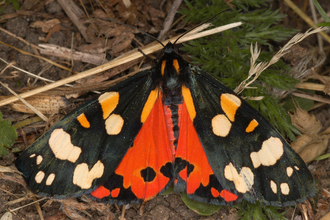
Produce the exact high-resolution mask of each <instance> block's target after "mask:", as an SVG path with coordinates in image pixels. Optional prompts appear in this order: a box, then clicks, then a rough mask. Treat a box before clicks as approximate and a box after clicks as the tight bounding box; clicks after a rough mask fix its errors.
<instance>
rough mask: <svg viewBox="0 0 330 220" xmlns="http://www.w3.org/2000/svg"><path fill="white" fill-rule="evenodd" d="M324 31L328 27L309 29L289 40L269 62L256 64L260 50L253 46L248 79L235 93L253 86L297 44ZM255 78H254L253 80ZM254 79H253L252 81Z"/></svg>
mask: <svg viewBox="0 0 330 220" xmlns="http://www.w3.org/2000/svg"><path fill="white" fill-rule="evenodd" d="M323 30H328V28H327V27H319V28H317V29H315V30H311V29H309V30H308V31H306V32H305V33H304V34H301V33H298V34H296V35H295V36H293V38H291V39H290V40H289V42H288V43H286V44H285V45H284V46H283V47H282V48H281V49H280V50H279V51H278V52H277V53H276V54H275V55H274V56H273V57H272V59H271V60H270V61H269V62H260V63H257V64H256V60H257V58H258V57H259V55H260V50H258V47H257V44H256V46H255V47H254V48H253V45H251V48H250V51H251V60H250V70H249V74H248V77H247V78H246V79H245V80H244V81H242V82H241V83H240V85H239V86H237V87H236V88H235V90H234V91H235V92H236V93H237V94H240V93H241V92H242V91H243V90H244V89H246V88H249V85H251V84H252V83H253V82H254V81H255V80H256V79H257V78H258V77H259V76H260V74H261V73H262V72H263V71H264V70H265V69H267V68H268V67H269V66H271V65H272V64H274V63H276V62H277V61H278V60H279V59H280V58H281V57H282V56H283V55H285V54H286V53H287V51H288V50H289V49H290V48H291V47H292V46H293V45H295V44H297V43H299V42H301V41H302V40H304V39H305V38H306V37H308V36H309V35H311V34H315V33H318V32H320V31H323ZM252 77H253V78H252ZM251 78H252V79H251Z"/></svg>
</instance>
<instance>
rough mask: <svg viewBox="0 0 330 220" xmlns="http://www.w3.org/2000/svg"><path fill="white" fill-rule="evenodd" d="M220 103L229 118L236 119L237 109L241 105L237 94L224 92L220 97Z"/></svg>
mask: <svg viewBox="0 0 330 220" xmlns="http://www.w3.org/2000/svg"><path fill="white" fill-rule="evenodd" d="M220 105H221V108H222V110H223V111H224V112H225V114H226V115H227V117H228V118H229V120H230V121H234V120H235V115H236V111H237V109H238V108H239V107H240V106H241V100H240V99H239V98H238V97H237V96H236V95H233V94H229V93H224V94H222V95H221V97H220Z"/></svg>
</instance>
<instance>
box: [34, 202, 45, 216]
mask: <svg viewBox="0 0 330 220" xmlns="http://www.w3.org/2000/svg"><path fill="white" fill-rule="evenodd" d="M33 201H37V198H36V197H35V196H33ZM34 206H35V207H36V209H37V212H38V214H39V216H40V219H41V220H44V216H43V215H42V211H41V208H40V205H39V202H36V203H34Z"/></svg>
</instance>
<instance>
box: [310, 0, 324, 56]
mask: <svg viewBox="0 0 330 220" xmlns="http://www.w3.org/2000/svg"><path fill="white" fill-rule="evenodd" d="M309 5H310V9H311V12H312V17H313V21H314V22H317V16H316V10H315V5H314V3H313V0H309ZM316 37H317V41H318V44H319V50H320V51H321V53H324V50H323V41H322V38H321V36H320V35H319V34H318V35H317V36H316Z"/></svg>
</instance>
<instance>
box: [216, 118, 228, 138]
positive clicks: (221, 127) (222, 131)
mask: <svg viewBox="0 0 330 220" xmlns="http://www.w3.org/2000/svg"><path fill="white" fill-rule="evenodd" d="M230 129H231V122H230V121H229V120H228V118H227V117H226V116H225V115H224V114H219V115H216V116H214V118H212V130H213V133H214V134H215V135H217V136H220V137H226V136H227V135H228V134H229V131H230Z"/></svg>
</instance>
